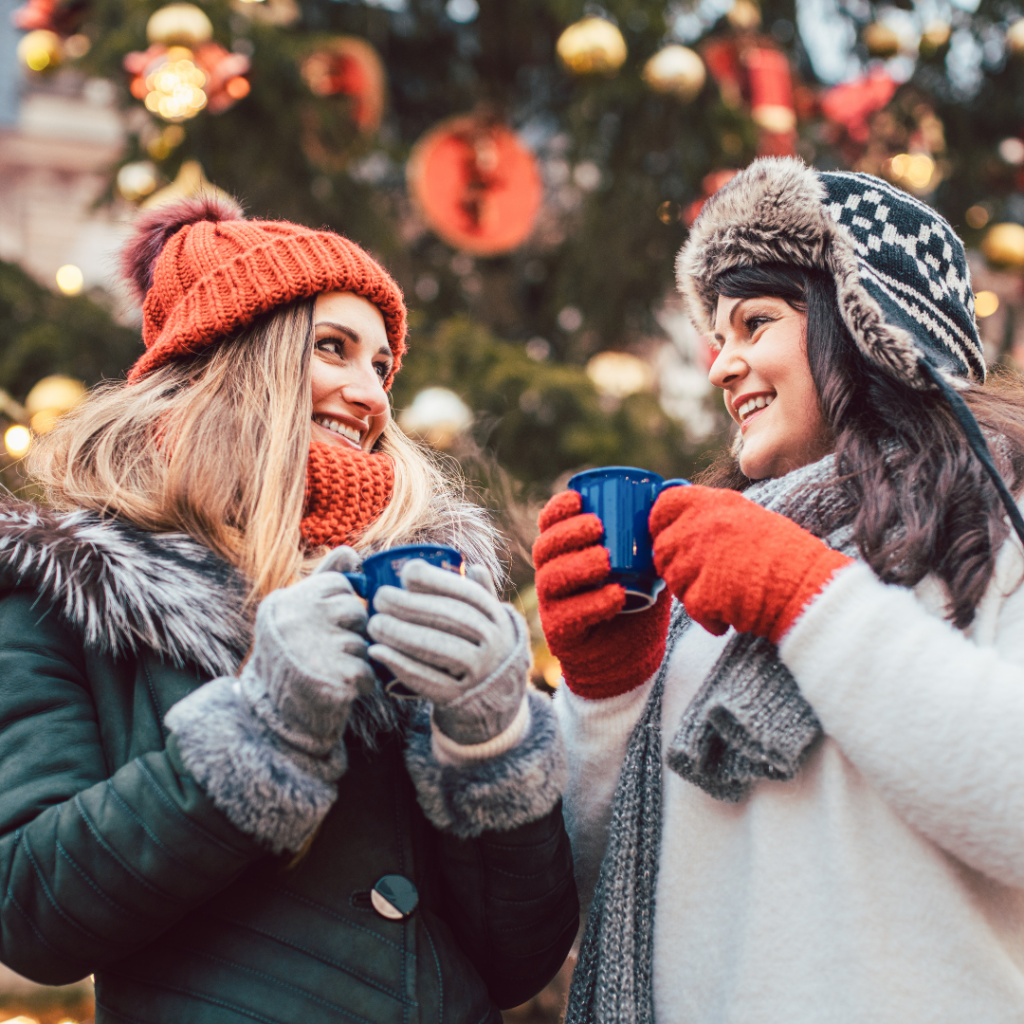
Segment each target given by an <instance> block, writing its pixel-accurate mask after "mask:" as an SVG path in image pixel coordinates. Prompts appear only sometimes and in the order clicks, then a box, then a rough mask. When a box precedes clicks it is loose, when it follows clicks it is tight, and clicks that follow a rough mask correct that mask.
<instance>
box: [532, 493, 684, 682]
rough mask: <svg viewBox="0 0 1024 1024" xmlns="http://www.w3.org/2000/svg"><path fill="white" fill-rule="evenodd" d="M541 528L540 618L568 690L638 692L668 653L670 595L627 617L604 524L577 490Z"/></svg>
mask: <svg viewBox="0 0 1024 1024" xmlns="http://www.w3.org/2000/svg"><path fill="white" fill-rule="evenodd" d="M539 525H540V531H541V532H540V536H539V537H538V538H537V540H536V542H535V543H534V545H533V561H534V565H535V566H536V569H537V574H536V586H537V601H538V608H539V611H540V620H541V625H542V626H543V628H544V635H545V637H546V638H547V641H548V647H549V648H550V649H551V653H552V654H554V655H555V657H556V658H558V659H559V661H560V662H561V665H562V674H563V676H564V677H565V683H566V685H567V686H568V687H569V689H570V690H572V691H573V692H574V693H576V694H579V695H580V696H583V697H588V698H591V699H601V698H604V697H613V696H615V695H616V694H620V693H625V692H626V691H627V690H632V689H634V688H635V687H637V686H639V685H640V684H641V683H643V682H644V680H646V679H648V678H649V677H650V676H651V675H652V674H653V673H654V672H655V671H656V670H657V668H658V665H660V664H661V659H662V657H663V656H664V652H665V637H666V634H667V632H668V618H669V611H670V598H669V594H668V592H667V591H662V593H661V594H660V595H659V597H658V598H657V600H656V601H655V603H654V604H653V605H651V606H649V607H647V608H646V609H644V610H642V611H639V612H636V613H634V614H630V615H622V614H620V613H621V612H622V611H623V609H624V608H625V605H626V588H625V587H624V586H623V584H622V583H620V582H615V581H611V580H610V579H609V577H610V574H611V571H612V566H611V554H610V552H609V550H608V548H607V547H605V546H604V544H602V540H603V539H604V537H605V528H604V524H603V523H602V522H601V520H600V519H599V518H598V517H597V516H596V515H594V513H592V512H584V511H583V498H582V496H581V495H580V494H579V493H578V492H577V491H573V490H570V491H563V492H562V493H561V494H556V495H555V497H553V498H552V499H551V500H550V501H549V502H548V503H547V505H545V506H544V509H543V510H542V511H541V514H540V520H539Z"/></svg>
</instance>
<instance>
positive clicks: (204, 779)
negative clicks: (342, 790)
mask: <svg viewBox="0 0 1024 1024" xmlns="http://www.w3.org/2000/svg"><path fill="white" fill-rule="evenodd" d="M164 721H165V723H166V725H167V727H168V728H169V729H170V730H171V733H172V736H173V743H174V746H175V748H176V751H177V755H178V758H179V759H180V761H181V763H182V766H183V767H184V768H185V769H186V771H188V773H189V774H190V775H191V776H192V778H194V779H195V780H196V782H198V783H199V785H200V786H202V788H203V790H204V791H205V792H206V794H207V795H208V796H209V797H210V799H211V800H212V801H213V803H214V805H215V806H216V807H217V808H218V809H219V810H220V811H222V812H223V814H224V815H225V816H226V817H227V819H228V820H229V821H230V822H231V823H232V824H233V825H234V826H235V827H236V828H238V829H239V830H240V831H242V832H244V833H246V835H250V836H252V837H253V838H254V839H256V841H257V842H258V843H260V844H261V845H262V846H266V847H267V848H268V849H270V850H272V851H273V852H274V853H281V852H282V851H283V850H290V851H296V850H299V849H301V848H302V846H303V844H304V843H305V842H306V840H307V839H309V837H310V836H311V835H312V834H313V832H314V831H315V830H316V827H317V826H318V825H319V824H320V822H321V821H322V820H323V817H324V815H325V814H326V813H327V812H328V811H329V810H330V808H331V805H332V804H333V803H334V801H335V800H336V799H337V796H338V791H337V788H336V787H335V785H334V783H335V782H336V781H337V780H338V779H339V778H340V777H341V775H342V774H343V773H344V771H345V769H346V768H347V767H348V759H347V755H346V752H345V744H344V742H341V743H338V744H337V746H335V748H334V749H333V751H332V752H331V754H330V756H328V757H324V758H319V757H311V756H310V755H308V754H304V753H302V752H301V751H300V750H298V749H296V748H295V747H292V746H290V745H289V746H287V747H284V746H283V745H282V743H281V741H280V740H279V739H278V738H277V737H276V736H275V735H274V733H272V732H271V731H270V730H269V729H268V728H266V726H265V725H264V724H263V723H262V722H261V721H260V719H259V718H257V717H256V716H255V715H254V714H253V713H252V709H251V708H250V707H249V705H248V704H247V703H246V701H245V700H244V699H243V698H242V696H241V694H240V692H239V688H238V686H237V684H236V683H235V682H234V681H233V680H231V679H214V680H213V681H212V682H210V683H207V684H206V685H205V686H201V687H199V689H198V690H195V691H193V692H192V693H190V694H189V695H188V696H187V697H185V698H184V699H183V700H180V701H178V703H177V704H175V705H174V707H173V708H171V710H170V711H168V712H167V715H166V717H165V719H164Z"/></svg>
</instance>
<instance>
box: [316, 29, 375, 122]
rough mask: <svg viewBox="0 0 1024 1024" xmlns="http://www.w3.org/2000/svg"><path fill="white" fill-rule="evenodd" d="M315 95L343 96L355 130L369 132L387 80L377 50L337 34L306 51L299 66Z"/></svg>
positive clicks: (367, 44) (356, 39)
mask: <svg viewBox="0 0 1024 1024" xmlns="http://www.w3.org/2000/svg"><path fill="white" fill-rule="evenodd" d="M300 70H301V72H302V77H303V79H305V82H306V85H307V86H309V90H310V92H312V93H313V95H315V96H347V97H349V98H350V99H351V100H352V119H353V120H354V121H355V124H356V127H357V128H358V129H359V131H361V132H364V133H366V134H372V133H373V132H375V131H376V130H377V129H378V128H379V127H380V122H381V118H382V117H383V115H384V100H385V96H386V93H387V88H386V83H387V79H386V76H385V72H384V64H383V62H382V61H381V59H380V57H379V56H378V54H377V51H376V50H375V49H374V48H373V47H372V46H371V45H370V44H369V43H367V42H366V41H365V40H363V39H358V38H356V37H355V36H339V37H338V38H336V39H332V40H331V41H330V43H329V44H327V45H326V46H323V47H321V48H320V49H317V50H316V51H314V52H313V53H311V54H309V55H308V56H307V57H305V59H304V60H303V61H302V64H301V65H300Z"/></svg>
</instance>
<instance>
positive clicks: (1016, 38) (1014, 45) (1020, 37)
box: [1006, 18, 1024, 57]
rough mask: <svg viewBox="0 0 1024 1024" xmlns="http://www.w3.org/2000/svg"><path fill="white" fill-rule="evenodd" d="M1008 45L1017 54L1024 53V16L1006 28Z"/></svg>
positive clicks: (1011, 51)
mask: <svg viewBox="0 0 1024 1024" xmlns="http://www.w3.org/2000/svg"><path fill="white" fill-rule="evenodd" d="M1006 45H1007V46H1008V47H1009V48H1010V53H1012V54H1014V55H1015V56H1018V57H1019V56H1020V55H1021V54H1022V53H1024V18H1019V19H1018V20H1017V21H1015V22H1014V23H1013V24H1012V25H1011V26H1010V27H1009V28H1008V29H1007V30H1006Z"/></svg>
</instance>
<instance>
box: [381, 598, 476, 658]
mask: <svg viewBox="0 0 1024 1024" xmlns="http://www.w3.org/2000/svg"><path fill="white" fill-rule="evenodd" d="M373 607H374V610H375V611H376V613H377V614H378V615H379V614H381V613H385V614H387V615H391V616H393V617H394V618H396V619H400V620H401V621H403V622H409V623H412V624H413V625H417V626H427V627H429V628H431V629H436V630H439V631H440V632H443V633H451V634H452V635H453V636H458V637H462V639H463V640H468V641H470V642H471V643H474V644H482V643H484V642H486V640H487V639H488V638H490V637H491V636H493V634H494V623H493V622H492V621H491V620H490V619H489V618H488V617H487V616H486V615H482V614H481V613H480V612H478V611H477V610H476V609H475V608H473V607H471V606H470V605H467V604H466V602H465V601H456V600H454V599H453V598H450V597H439V596H438V595H436V594H416V593H413V592H411V591H408V590H402V589H401V588H400V587H381V588H380V589H379V590H378V591H377V593H376V594H375V595H374V598H373ZM371 621H372V620H371Z"/></svg>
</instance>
